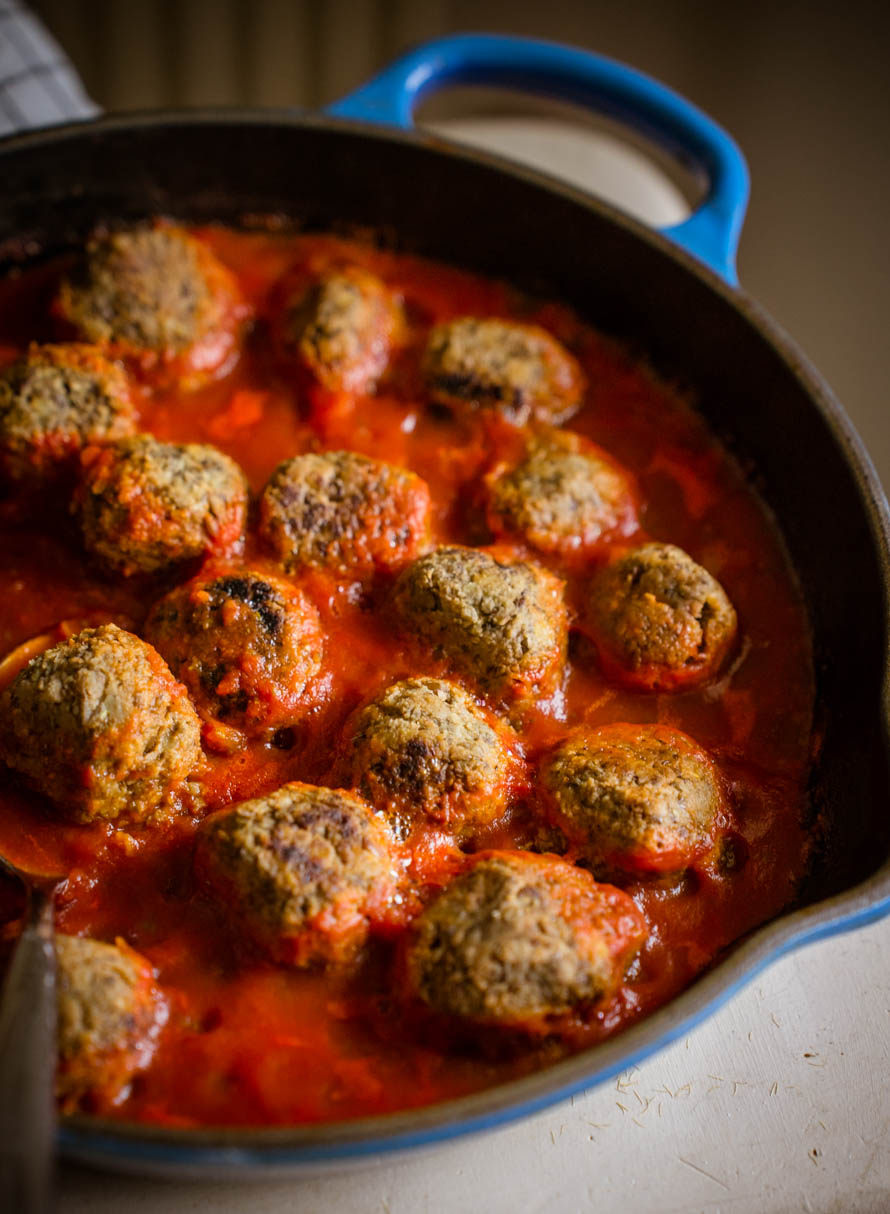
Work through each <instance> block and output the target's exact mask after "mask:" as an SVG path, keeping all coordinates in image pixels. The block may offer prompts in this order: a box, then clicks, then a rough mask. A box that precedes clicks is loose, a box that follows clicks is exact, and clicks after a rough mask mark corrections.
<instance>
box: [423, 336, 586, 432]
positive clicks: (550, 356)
mask: <svg viewBox="0 0 890 1214" xmlns="http://www.w3.org/2000/svg"><path fill="white" fill-rule="evenodd" d="M423 372H424V378H425V380H426V384H427V389H428V391H429V393H430V396H431V397H432V399H433V400H434V401H435V402H436V403H438V404H440V405H446V406H448V407H449V408H455V409H466V408H469V409H493V410H496V411H497V412H498V413H500V414H501V415H503V416H504V417H506V418H507V419H509V420H510V421H514V422H516V423H517V424H518V425H523V424H524V423H525V422H527V421H528V420H529V419H530V418H535V419H536V420H537V421H542V422H554V423H555V422H561V421H565V420H566V418H568V417H571V415H572V414H573V413H575V412H577V410H578V409H579V408H580V406H581V402H582V399H583V396H584V387H585V384H584V376H583V374H582V372H581V368H580V367H579V366H578V363H577V362H576V361H575V359H574V358H573V357H572V355H571V354H569V352H568V350H566V349H565V348H564V347H563V346H561V345H560V343H559V342H558V341H557V340H556V338H555V337H552V336H551V335H550V334H549V333H548V332H547V331H546V330H545V329H540V328H538V327H537V325H526V324H518V323H516V322H514V321H506V320H496V319H493V318H491V319H483V318H479V317H475V316H464V317H461V318H460V319H459V320H452V321H449V322H448V323H446V324H442V325H437V326H436V328H434V329H433V331H432V333H431V334H430V338H429V342H428V344H427V349H426V354H425V356H424V362H423Z"/></svg>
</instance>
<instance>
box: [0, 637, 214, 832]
mask: <svg viewBox="0 0 890 1214" xmlns="http://www.w3.org/2000/svg"><path fill="white" fill-rule="evenodd" d="M0 758H2V759H3V760H4V762H6V763H7V764H8V765H9V766H10V767H11V768H13V770H15V771H18V772H21V774H22V775H23V776H24V777H25V778H26V779H27V780H28V782H29V783H30V784H32V785H33V786H34V788H36V789H37V791H38V792H40V793H43V794H44V795H45V796H47V797H49V799H50V800H51V801H54V802H55V803H56V804H57V805H58V806H60V807H61V808H62V809H65V810H67V811H68V812H69V813H71V814H72V815H73V816H74V817H75V818H77V819H78V820H79V821H81V822H89V821H91V820H92V819H93V818H112V819H114V818H118V817H122V818H127V819H131V820H134V821H142V820H143V819H145V818H147V817H149V815H151V814H153V813H155V812H156V811H162V810H169V809H171V808H175V807H177V806H178V804H179V801H180V799H181V796H182V795H183V794H184V793H185V792H186V791H187V790H185V789H184V787H183V786H184V784H185V781H186V780H187V778H188V776H189V775H190V774H191V773H192V772H194V771H196V770H197V769H199V768H200V767H201V765H202V761H203V760H202V756H201V744H200V725H199V722H198V717H197V714H196V713H195V710H194V708H193V707H192V705H191V703H190V702H189V698H188V696H187V695H186V693H185V688H184V687H182V686H181V684H179V683H177V682H176V680H175V679H174V678H173V675H172V674H171V673H170V671H169V669H168V668H167V666H166V665H165V663H164V661H163V659H162V658H161V656H160V655H159V654H158V653H156V652H155V650H154V649H152V647H151V646H150V645H146V643H145V642H144V641H140V639H139V638H138V637H136V636H133V635H132V633H129V632H124V631H123V629H121V628H118V627H117V626H116V625H115V624H105V625H103V626H102V627H101V628H85V629H84V630H83V631H82V632H78V633H77V634H76V635H75V636H73V637H72V638H71V639H70V640H68V641H63V642H62V643H61V644H59V645H54V646H53V647H52V648H51V649H47V650H46V651H45V652H44V653H41V654H38V656H37V657H35V658H32V659H31V661H30V662H29V663H28V664H27V666H25V668H24V669H23V670H22V671H21V672H20V673H19V674H18V675H17V676H16V678H15V679H14V680H13V682H12V683H11V684H10V686H9V687H7V688H6V690H5V691H4V692H3V694H2V696H0Z"/></svg>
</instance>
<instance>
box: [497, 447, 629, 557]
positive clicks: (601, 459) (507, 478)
mask: <svg viewBox="0 0 890 1214" xmlns="http://www.w3.org/2000/svg"><path fill="white" fill-rule="evenodd" d="M488 519H489V524H490V526H491V528H492V530H493V531H494V532H495V534H496V535H507V536H513V535H515V536H518V537H520V538H521V539H522V540H524V541H525V542H526V543H527V544H528V545H529V546H530V547H532V548H536V549H537V550H538V551H539V552H543V553H558V554H560V555H563V556H574V555H578V556H585V557H586V556H590V555H593V554H596V553H597V552H598V551H600V550H601V549H602V547H603V546H604V545H605V544H606V543H608V542H609V541H612V540H614V539H615V538H616V537H619V536H624V535H629V534H630V533H631V532H633V531H635V530H636V528H637V525H638V524H637V514H636V503H635V490H634V486H633V484H632V482H631V480H630V477H629V476H628V474H627V473H626V472H625V471H624V469H623V468H621V466H620V465H619V464H618V463H616V461H615V460H613V459H612V457H611V456H610V455H609V454H608V453H607V452H605V451H603V450H602V449H601V448H599V447H596V446H594V444H593V443H590V442H587V441H586V439H583V438H581V437H580V435H577V434H571V433H568V432H566V431H561V430H554V431H551V432H549V433H547V434H546V435H541V436H538V437H536V438H535V439H533V440H532V441H531V442H530V443H529V444H528V446H527V449H526V452H525V454H524V456H523V458H522V459H521V460H520V462H519V463H517V464H515V465H514V466H513V467H507V468H499V469H496V470H495V472H494V474H492V475H491V476H490V477H489V478H488Z"/></svg>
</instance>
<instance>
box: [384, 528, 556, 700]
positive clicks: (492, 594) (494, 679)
mask: <svg viewBox="0 0 890 1214" xmlns="http://www.w3.org/2000/svg"><path fill="white" fill-rule="evenodd" d="M393 603H394V606H395V609H396V612H397V614H398V615H399V617H400V619H401V621H402V624H403V625H404V627H405V629H406V631H409V632H411V633H413V634H414V636H415V637H416V638H417V639H418V640H419V641H421V642H424V643H426V644H428V645H430V646H432V647H433V650H434V652H435V653H436V654H437V655H441V656H444V657H445V658H447V660H448V661H449V662H451V663H452V664H453V665H454V666H455V667H456V669H457V670H459V671H460V672H461V673H463V674H466V675H468V676H469V677H470V678H472V679H474V680H475V681H476V682H477V683H478V684H479V686H480V687H481V688H482V689H483V690H484V691H486V692H490V693H494V694H497V695H501V696H509V697H517V696H524V695H526V694H527V693H528V692H529V691H530V690H531V689H532V688H537V689H538V690H539V691H541V692H543V693H545V694H546V692H548V691H552V690H555V688H556V686H557V683H558V681H559V678H560V676H561V672H562V667H563V663H564V660H565V651H566V632H567V615H566V608H565V604H564V603H563V599H562V582H561V581H559V579H558V578H555V577H554V576H553V575H552V574H550V573H548V572H547V571H546V570H544V569H541V568H539V567H538V566H537V565H532V564H529V563H527V562H520V563H516V562H508V561H502V560H498V559H497V558H496V557H494V556H492V555H491V554H490V553H488V552H483V551H481V550H480V549H478V548H438V549H436V551H435V552H431V553H429V554H428V555H427V556H422V557H420V558H419V560H417V561H415V562H414V564H413V565H410V566H409V567H408V568H407V569H406V570H405V571H404V573H403V574H402V575H401V577H400V578H399V580H398V582H397V583H396V587H395V592H394V596H393Z"/></svg>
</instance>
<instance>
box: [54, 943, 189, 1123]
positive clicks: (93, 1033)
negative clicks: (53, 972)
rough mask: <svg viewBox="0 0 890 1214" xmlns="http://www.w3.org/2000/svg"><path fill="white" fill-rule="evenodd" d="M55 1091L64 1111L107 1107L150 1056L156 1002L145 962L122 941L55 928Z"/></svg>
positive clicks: (160, 1015)
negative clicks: (82, 1106) (81, 1106)
mask: <svg viewBox="0 0 890 1214" xmlns="http://www.w3.org/2000/svg"><path fill="white" fill-rule="evenodd" d="M55 943H56V959H57V962H58V971H57V996H58V1013H59V1021H58V1043H59V1059H58V1067H57V1072H56V1094H57V1095H58V1097H59V1099H60V1101H61V1103H62V1108H63V1109H65V1110H66V1111H71V1110H73V1109H74V1108H75V1107H77V1105H78V1104H80V1103H81V1102H83V1101H84V1100H85V1099H86V1100H88V1101H89V1103H90V1105H91V1107H98V1108H107V1107H110V1106H111V1105H113V1104H114V1103H115V1102H116V1100H118V1099H119V1098H120V1096H121V1095H122V1090H123V1089H124V1088H125V1087H126V1085H127V1084H128V1083H129V1081H130V1079H131V1078H132V1076H133V1074H134V1073H135V1072H136V1071H138V1070H140V1069H141V1068H142V1067H144V1066H146V1065H147V1063H148V1062H149V1059H150V1058H151V1053H152V1050H153V1048H154V1043H155V1038H156V1036H157V1033H158V1030H159V1028H160V1026H161V1024H162V1021H163V1019H164V1011H165V1009H164V1004H163V1001H162V999H161V996H160V993H159V992H158V990H157V987H156V986H155V983H154V977H153V973H152V968H151V965H150V963H149V962H148V961H147V960H146V959H145V957H142V956H141V955H140V954H139V953H137V952H134V951H133V949H131V948H128V947H127V946H126V945H124V944H123V943H122V942H121V943H120V944H118V945H114V944H103V943H101V942H100V941H98V940H87V939H84V938H81V937H79V936H62V935H58V936H56V941H55Z"/></svg>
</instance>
